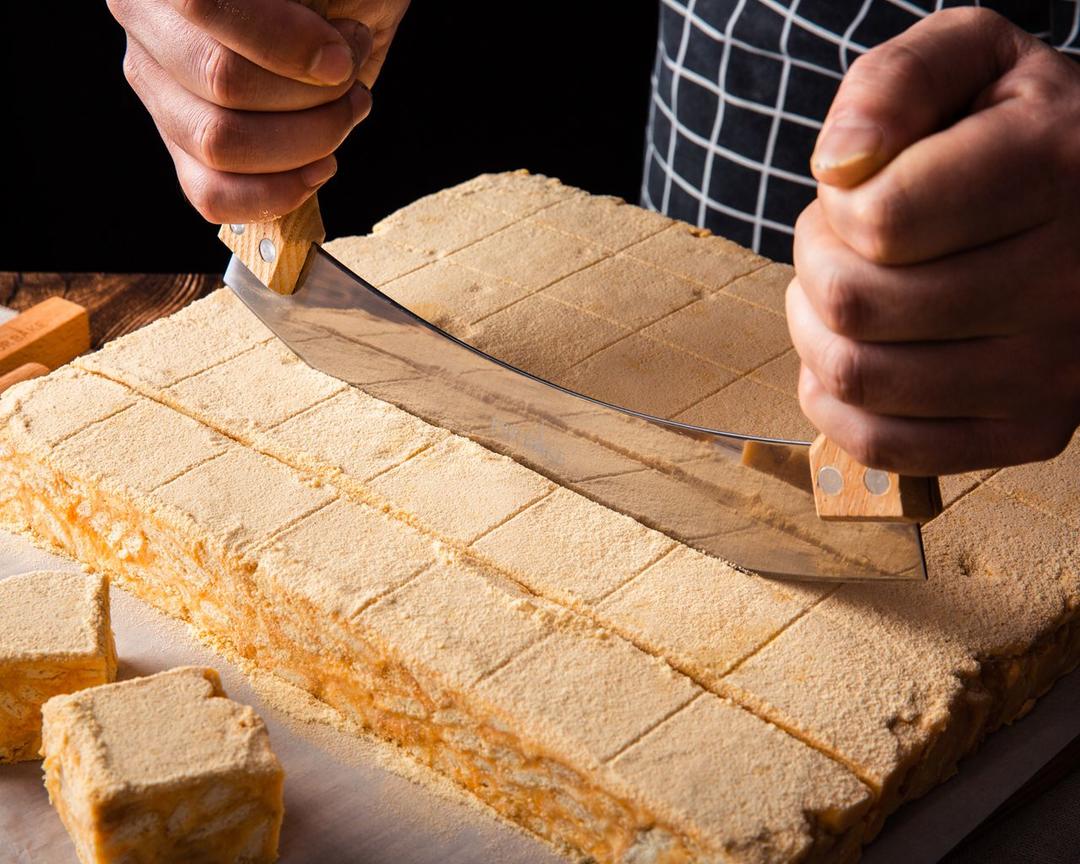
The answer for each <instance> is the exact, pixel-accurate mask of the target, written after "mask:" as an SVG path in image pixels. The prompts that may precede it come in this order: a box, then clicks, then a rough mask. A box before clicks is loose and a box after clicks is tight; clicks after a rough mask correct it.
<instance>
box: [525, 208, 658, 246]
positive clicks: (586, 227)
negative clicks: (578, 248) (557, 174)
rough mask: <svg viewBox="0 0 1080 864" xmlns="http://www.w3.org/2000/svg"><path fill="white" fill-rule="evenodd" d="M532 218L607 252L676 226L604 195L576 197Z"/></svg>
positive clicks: (655, 214)
mask: <svg viewBox="0 0 1080 864" xmlns="http://www.w3.org/2000/svg"><path fill="white" fill-rule="evenodd" d="M532 218H533V219H535V221H537V222H541V223H543V224H545V225H550V226H551V227H552V228H558V229H559V230H560V231H565V232H566V233H567V234H574V235H576V236H578V237H584V238H585V239H587V240H588V241H589V242H590V243H595V244H596V245H597V246H600V247H602V248H603V249H604V250H605V251H607V252H617V251H618V250H620V249H625V248H626V247H627V246H630V245H632V244H634V243H637V242H639V241H641V240H644V239H645V238H646V237H649V236H651V235H653V234H656V233H657V232H659V231H663V230H664V229H665V228H667V227H668V226H669V225H674V224H675V223H674V222H672V220H671V219H669V218H668V217H667V216H664V215H662V214H660V213H654V212H653V211H651V210H642V209H641V208H640V207H632V206H630V205H629V204H627V203H626V202H625V201H623V200H622V198H613V197H609V196H605V195H575V196H572V197H570V198H567V199H566V200H565V201H560V202H559V203H558V204H554V205H552V206H551V207H546V208H545V209H543V210H541V211H540V212H539V213H537V214H536V215H535V216H534V217H532Z"/></svg>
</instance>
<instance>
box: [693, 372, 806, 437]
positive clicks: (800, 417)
mask: <svg viewBox="0 0 1080 864" xmlns="http://www.w3.org/2000/svg"><path fill="white" fill-rule="evenodd" d="M675 419H676V420H681V421H682V422H683V423H692V424H693V425H695V426H709V427H710V428H713V429H723V430H724V431H725V432H738V433H741V434H744V435H767V436H770V437H773V438H789V439H792V440H795V441H813V440H814V438H815V437H816V436H817V432H816V430H815V429H814V427H813V425H812V424H811V423H810V421H809V420H807V419H806V415H805V414H803V413H802V410H801V409H800V408H799V403H798V401H797V400H796V399H794V398H792V397H790V396H785V395H784V394H783V393H781V392H780V391H779V390H776V389H775V388H773V387H769V386H767V385H765V384H762V383H760V382H759V381H757V380H755V379H754V378H750V377H747V378H739V379H738V380H737V381H733V382H731V384H729V385H728V386H726V387H724V389H723V390H720V391H719V392H717V393H713V394H712V395H711V396H709V397H708V398H706V399H702V400H701V401H700V402H698V403H697V404H696V405H691V406H690V407H689V408H687V409H686V410H685V411H682V412H681V413H679V414H678V415H677V416H676V417H675Z"/></svg>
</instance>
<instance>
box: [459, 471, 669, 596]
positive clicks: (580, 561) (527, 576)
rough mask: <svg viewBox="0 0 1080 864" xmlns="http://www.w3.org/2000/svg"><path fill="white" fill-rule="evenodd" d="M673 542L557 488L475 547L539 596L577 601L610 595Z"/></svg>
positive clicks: (627, 518)
mask: <svg viewBox="0 0 1080 864" xmlns="http://www.w3.org/2000/svg"><path fill="white" fill-rule="evenodd" d="M674 545H675V544H674V542H673V541H671V540H670V539H668V538H667V537H665V536H664V535H663V534H659V533H657V532H656V531H652V530H650V529H648V528H646V527H645V526H644V525H642V524H641V523H639V522H635V521H634V520H633V519H631V518H630V517H628V516H624V515H623V514H621V513H616V512H615V511H614V510H608V509H607V508H606V507H603V506H601V505H600V504H597V503H596V502H594V501H590V500H589V499H588V498H584V497H582V496H581V495H578V494H577V493H576V492H571V491H570V490H569V489H556V490H555V491H554V492H553V493H552V494H550V495H549V496H548V497H547V498H545V499H544V500H543V501H540V502H539V503H537V504H534V505H533V506H532V507H530V508H529V509H527V510H524V511H522V512H521V513H518V514H517V515H516V516H515V517H514V518H513V519H511V520H510V521H509V522H507V523H505V524H504V525H500V526H499V527H498V528H496V529H495V530H494V531H492V532H491V533H490V534H488V535H487V536H486V537H483V538H481V539H480V540H479V541H478V542H477V543H475V544H474V546H473V548H475V549H476V551H477V552H479V553H480V554H481V555H483V556H484V557H486V558H487V559H489V560H491V561H492V562H494V563H495V564H496V565H497V566H499V567H501V568H503V569H505V570H506V571H507V572H509V573H511V574H512V575H513V576H514V578H515V579H517V580H518V581H520V582H522V583H523V584H524V585H526V586H527V587H528V588H529V589H530V590H532V591H535V592H536V593H537V594H539V595H540V596H542V597H551V598H553V599H555V600H557V601H559V602H562V603H569V604H570V605H573V604H575V603H579V602H585V603H592V602H594V601H596V600H598V599H599V598H600V597H603V596H604V595H606V594H608V593H610V592H611V591H612V590H614V589H615V588H617V587H618V586H619V585H621V584H622V583H623V582H626V581H627V580H628V579H630V577H632V576H635V575H636V574H637V573H639V572H641V571H642V570H644V569H645V568H646V567H647V566H648V565H649V564H651V563H652V562H653V561H655V560H656V559H657V558H659V557H660V556H661V555H663V554H664V553H665V552H666V551H668V550H669V549H670V548H672V547H673V546H674Z"/></svg>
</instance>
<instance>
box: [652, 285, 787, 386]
mask: <svg viewBox="0 0 1080 864" xmlns="http://www.w3.org/2000/svg"><path fill="white" fill-rule="evenodd" d="M644 335H646V336H648V337H649V338H651V339H661V340H663V341H665V342H667V343H669V344H671V345H675V346H677V347H679V348H681V349H682V350H684V351H688V352H690V353H691V354H697V355H698V356H699V357H704V358H705V359H706V360H708V361H710V362H711V363H719V364H721V365H723V366H728V367H730V368H731V369H737V370H738V371H740V372H749V371H750V370H751V369H756V368H757V367H759V366H761V365H762V364H763V363H766V362H768V361H769V360H771V359H772V358H774V357H776V356H778V355H780V354H782V353H783V352H784V351H786V350H788V349H789V348H791V337H790V336H789V335H788V329H787V323H786V322H785V321H784V319H783V318H780V317H778V316H776V315H773V313H772V312H769V311H767V310H765V309H761V308H759V307H757V306H753V305H751V304H750V303H746V302H744V301H742V300H737V299H735V298H734V297H729V296H728V295H727V294H726V293H720V294H713V295H711V296H709V297H706V298H705V299H703V300H699V301H698V302H697V303H691V304H690V305H689V306H685V307H684V308H682V309H680V310H679V311H678V312H675V313H674V314H672V315H668V316H667V317H666V318H663V319H661V320H660V321H657V322H656V323H655V324H653V325H652V326H651V327H649V328H648V329H647V330H645V331H644Z"/></svg>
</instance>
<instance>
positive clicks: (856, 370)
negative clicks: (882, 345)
mask: <svg viewBox="0 0 1080 864" xmlns="http://www.w3.org/2000/svg"><path fill="white" fill-rule="evenodd" d="M821 372H822V374H821V383H822V386H824V387H825V389H826V390H828V391H829V393H830V394H831V395H832V396H833V397H835V398H836V399H839V400H840V401H841V402H843V403H844V404H846V405H855V406H859V405H862V404H863V403H864V401H865V399H866V359H865V356H864V352H863V351H862V350H861V349H860V348H859V346H858V345H857V344H856V343H854V342H852V341H850V340H848V339H844V338H842V337H837V338H836V339H833V340H831V341H830V342H829V344H828V346H826V348H825V351H824V353H823V356H822V369H821Z"/></svg>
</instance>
